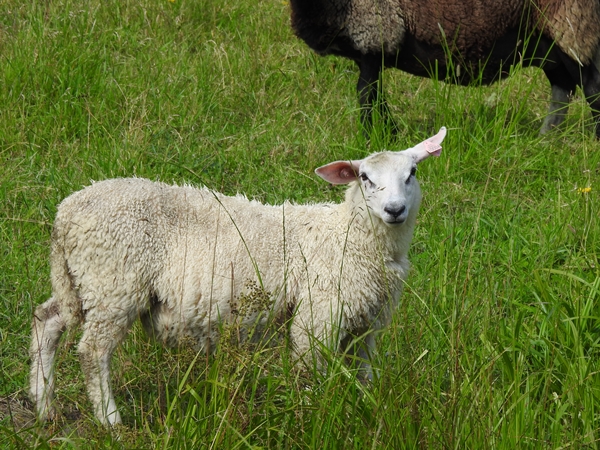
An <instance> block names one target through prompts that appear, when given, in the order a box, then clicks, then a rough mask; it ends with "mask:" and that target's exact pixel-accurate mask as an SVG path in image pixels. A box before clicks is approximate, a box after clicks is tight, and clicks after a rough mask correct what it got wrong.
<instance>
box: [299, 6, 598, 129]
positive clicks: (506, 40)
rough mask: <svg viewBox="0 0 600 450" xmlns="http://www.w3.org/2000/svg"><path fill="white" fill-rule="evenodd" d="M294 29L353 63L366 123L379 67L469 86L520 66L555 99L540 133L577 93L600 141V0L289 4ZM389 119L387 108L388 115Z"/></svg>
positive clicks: (320, 50) (321, 50)
mask: <svg viewBox="0 0 600 450" xmlns="http://www.w3.org/2000/svg"><path fill="white" fill-rule="evenodd" d="M290 3H291V10H292V27H293V29H294V31H295V33H296V35H297V36H298V37H300V38H301V39H303V40H304V41H305V42H306V43H307V44H308V45H309V46H310V47H311V48H312V49H313V50H315V51H316V52H317V53H319V54H321V55H327V54H334V55H340V56H344V57H346V58H350V59H352V60H354V61H355V62H356V63H357V64H358V67H359V69H360V76H359V79H358V86H357V90H358V94H359V98H360V104H361V107H362V113H361V116H362V117H361V118H362V122H363V124H364V125H366V126H367V129H368V126H369V125H370V124H371V122H372V117H371V110H372V105H373V102H374V101H375V100H376V98H377V95H378V92H379V90H380V86H379V79H380V74H381V71H382V70H383V69H384V68H385V67H395V68H397V69H400V70H403V71H405V72H408V73H411V74H413V75H418V76H422V77H428V78H431V77H436V78H438V79H439V80H444V81H451V82H455V83H458V84H461V85H468V84H470V83H473V82H474V81H477V80H481V82H482V83H484V84H489V83H493V82H495V81H497V80H499V79H501V78H503V77H505V76H507V75H508V74H509V71H510V70H509V69H510V67H511V66H512V65H513V64H515V63H517V62H519V61H522V63H523V65H525V66H537V67H541V68H542V70H544V72H545V74H546V76H547V77H548V80H549V81H550V84H551V86H552V100H551V102H550V107H549V111H548V116H547V117H546V119H545V121H544V124H543V126H542V130H541V132H542V133H545V132H547V131H549V130H550V129H552V128H553V127H555V126H557V125H559V124H560V123H561V122H562V121H563V120H564V117H565V114H566V109H567V105H568V102H569V98H570V96H571V94H572V93H573V91H574V90H575V88H576V87H577V86H580V87H582V89H583V92H584V94H585V96H586V99H587V101H588V103H589V104H590V106H591V108H592V114H593V116H594V120H595V122H596V135H597V136H598V137H599V138H600V126H599V124H598V120H599V118H600V72H599V70H598V67H597V66H600V1H599V0H502V1H499V0H419V1H410V0H291V2H290ZM384 112H385V110H384Z"/></svg>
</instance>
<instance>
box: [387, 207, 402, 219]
mask: <svg viewBox="0 0 600 450" xmlns="http://www.w3.org/2000/svg"><path fill="white" fill-rule="evenodd" d="M383 210H384V211H385V212H386V213H388V214H389V215H390V216H392V217H393V218H394V219H397V218H398V217H399V216H401V215H402V213H403V212H404V211H405V210H406V206H404V205H402V206H397V207H396V206H386V207H385V208H383Z"/></svg>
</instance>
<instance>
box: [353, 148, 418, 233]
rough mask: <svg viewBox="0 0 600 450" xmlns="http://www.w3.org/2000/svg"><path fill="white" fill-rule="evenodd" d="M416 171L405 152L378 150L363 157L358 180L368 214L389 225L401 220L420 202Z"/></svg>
mask: <svg viewBox="0 0 600 450" xmlns="http://www.w3.org/2000/svg"><path fill="white" fill-rule="evenodd" d="M416 171H417V163H416V161H415V159H414V158H413V157H412V156H411V155H409V154H406V153H404V152H383V153H377V154H375V155H371V156H369V157H368V158H366V159H365V160H363V161H362V163H361V164H360V167H359V170H358V182H359V183H361V187H362V192H363V193H364V198H365V201H366V203H367V206H368V207H369V210H370V211H371V214H373V215H374V216H375V217H378V218H380V219H381V220H382V221H383V222H384V223H385V224H386V225H389V226H398V225H401V224H402V223H404V222H405V221H406V219H407V218H408V216H409V214H410V212H411V210H412V209H418V207H419V203H420V201H421V189H420V188H419V182H418V181H417V179H416V176H415V173H416Z"/></svg>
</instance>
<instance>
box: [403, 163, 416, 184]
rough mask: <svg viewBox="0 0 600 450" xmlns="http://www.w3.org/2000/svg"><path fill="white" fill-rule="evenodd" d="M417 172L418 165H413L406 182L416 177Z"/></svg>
mask: <svg viewBox="0 0 600 450" xmlns="http://www.w3.org/2000/svg"><path fill="white" fill-rule="evenodd" d="M416 173H417V168H416V167H413V168H412V169H410V175H409V176H408V178H407V179H406V184H408V183H410V180H412V179H413V178H414V176H415V174H416Z"/></svg>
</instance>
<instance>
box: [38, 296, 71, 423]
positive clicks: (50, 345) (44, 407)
mask: <svg viewBox="0 0 600 450" xmlns="http://www.w3.org/2000/svg"><path fill="white" fill-rule="evenodd" d="M65 328H66V323H65V322H64V320H63V318H62V317H61V316H60V310H59V305H58V300H57V298H56V297H51V298H50V299H49V300H48V301H47V302H45V303H44V304H42V305H40V306H38V307H37V308H36V310H35V314H34V318H33V326H32V332H31V350H30V352H31V353H30V354H31V374H30V378H29V381H30V387H29V389H30V395H31V399H32V400H33V402H34V403H35V408H36V412H37V416H38V419H39V420H40V421H41V422H44V421H45V420H46V419H47V418H48V417H49V416H52V415H53V410H52V407H51V403H52V397H53V392H54V357H55V355H56V348H57V346H58V342H59V340H60V337H61V336H62V334H63V332H64V331H65Z"/></svg>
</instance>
